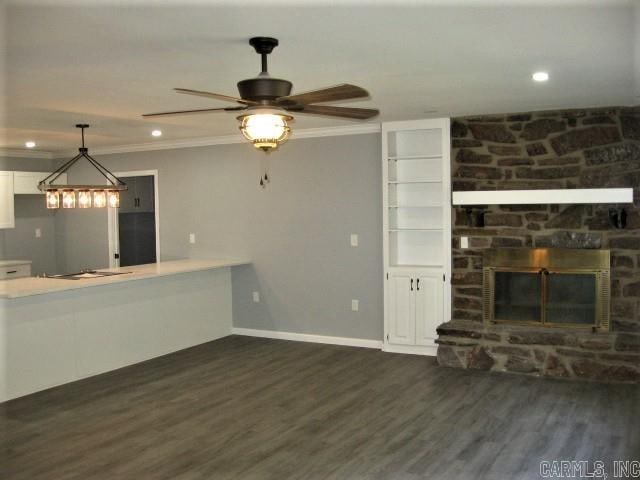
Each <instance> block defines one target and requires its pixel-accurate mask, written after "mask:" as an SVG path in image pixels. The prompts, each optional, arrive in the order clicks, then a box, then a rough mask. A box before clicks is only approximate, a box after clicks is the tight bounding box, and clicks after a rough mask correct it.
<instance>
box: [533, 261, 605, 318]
mask: <svg viewBox="0 0 640 480" xmlns="http://www.w3.org/2000/svg"><path fill="white" fill-rule="evenodd" d="M546 277H547V278H546V280H547V282H546V283H547V302H546V309H545V313H546V318H545V321H546V322H547V323H559V324H562V323H570V324H584V325H594V324H595V322H596V276H595V275H594V274H592V273H583V274H580V273H558V272H549V275H546Z"/></svg>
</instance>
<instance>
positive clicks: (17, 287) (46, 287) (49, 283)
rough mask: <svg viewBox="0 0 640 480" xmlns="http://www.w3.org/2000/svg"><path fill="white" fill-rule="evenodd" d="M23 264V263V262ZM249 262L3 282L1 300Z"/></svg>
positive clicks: (164, 265) (202, 262)
mask: <svg viewBox="0 0 640 480" xmlns="http://www.w3.org/2000/svg"><path fill="white" fill-rule="evenodd" d="M23 263H24V262H23ZM248 263H251V262H248V261H246V260H238V259H198V260H193V259H189V260H174V261H171V262H160V263H150V264H147V265H136V266H131V267H120V268H98V269H97V270H98V271H101V272H127V273H124V274H123V275H113V276H108V277H98V278H83V279H80V280H66V279H58V278H38V277H27V278H16V279H13V280H0V298H20V297H29V296H32V295H44V294H47V293H55V292H62V291H65V290H77V289H80V288H87V287H97V286H100V285H111V284H114V283H122V282H131V281H135V280H145V279H148V278H156V277H165V276H167V275H176V274H180V273H188V272H199V271H203V270H213V269H216V268H226V267H233V266H236V265H246V264H248Z"/></svg>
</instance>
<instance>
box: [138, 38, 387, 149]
mask: <svg viewBox="0 0 640 480" xmlns="http://www.w3.org/2000/svg"><path fill="white" fill-rule="evenodd" d="M249 44H250V45H251V46H252V47H253V48H255V50H256V52H257V53H258V54H260V56H261V57H262V69H261V72H260V74H259V75H258V76H257V77H255V78H249V79H247V80H241V81H240V82H238V92H239V93H240V97H231V96H229V95H221V94H219V93H211V92H204V91H200V90H189V89H186V88H175V89H174V90H175V91H176V92H178V93H183V94H187V95H196V96H200V97H206V98H215V99H217V100H225V101H227V102H234V103H236V104H237V106H233V107H222V108H201V109H197V110H181V111H173V112H160V113H147V114H145V115H143V117H145V118H151V117H162V116H170V115H190V114H196V113H209V112H220V111H223V112H239V111H246V112H247V113H245V114H243V115H240V116H239V117H237V119H238V120H239V121H240V130H241V131H242V134H243V135H244V136H245V138H246V139H247V140H249V141H250V142H251V143H252V144H253V145H254V146H255V147H256V148H259V149H261V150H263V151H265V152H268V151H270V150H273V149H275V148H277V147H278V145H279V144H281V143H282V142H284V141H285V140H286V139H287V137H288V135H289V132H290V128H289V126H288V125H287V122H288V121H291V120H292V119H293V117H292V116H291V115H288V114H287V113H285V112H289V113H304V114H311V115H323V116H329V117H339V118H350V119H354V120H366V119H368V118H371V117H375V116H376V115H378V114H379V111H378V110H376V109H372V108H353V107H336V106H329V105H316V104H318V103H326V102H333V101H340V100H352V99H356V98H365V97H368V96H369V93H368V92H367V91H366V90H365V89H364V88H361V87H358V86H355V85H350V84H347V83H343V84H340V85H336V86H333V87H328V88H321V89H319V90H312V91H310V92H305V93H298V94H295V95H291V88H292V87H293V84H292V83H291V82H290V81H288V80H282V79H279V78H273V77H271V76H270V75H269V72H268V69H267V55H269V54H270V53H271V52H272V51H273V49H274V48H275V47H277V46H278V40H277V39H275V38H271V37H253V38H251V39H250V40H249Z"/></svg>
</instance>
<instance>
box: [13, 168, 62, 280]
mask: <svg viewBox="0 0 640 480" xmlns="http://www.w3.org/2000/svg"><path fill="white" fill-rule="evenodd" d="M53 163H54V162H53V161H52V160H46V159H41V158H16V157H0V170H9V171H23V172H27V171H32V172H46V171H50V170H52V169H53ZM14 201H15V216H16V226H15V228H10V229H0V259H10V260H31V261H32V262H33V263H32V265H31V272H32V273H33V274H34V275H37V274H41V273H45V272H46V273H53V272H57V271H58V266H57V263H56V246H55V241H56V213H55V212H52V211H50V210H47V208H46V206H45V203H44V196H43V195H16V196H15V198H14ZM36 228H39V229H40V230H41V233H42V236H41V237H40V238H36V236H35V230H36Z"/></svg>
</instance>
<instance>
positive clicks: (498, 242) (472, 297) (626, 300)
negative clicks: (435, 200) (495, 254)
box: [451, 107, 640, 373]
mask: <svg viewBox="0 0 640 480" xmlns="http://www.w3.org/2000/svg"><path fill="white" fill-rule="evenodd" d="M451 137H452V169H451V171H452V177H453V178H452V183H453V190H454V191H468V190H496V189H499V190H504V189H549V188H598V187H633V188H634V198H635V203H634V205H569V206H560V205H490V206H487V207H486V208H485V209H484V211H485V214H484V227H480V228H479V227H476V226H474V216H475V217H476V218H475V219H476V220H477V214H471V215H470V214H469V212H468V211H466V210H465V209H464V208H454V210H453V213H452V215H453V219H452V222H453V223H452V224H453V238H452V244H453V276H452V302H453V305H452V321H453V322H454V323H455V322H461V324H466V325H471V326H473V325H475V326H476V327H480V326H481V323H482V308H481V286H482V274H481V272H482V251H483V250H485V249H487V248H496V247H556V248H606V249H610V250H611V255H612V267H611V274H612V310H611V314H612V328H613V331H614V332H625V336H627V337H629V336H630V337H629V338H631V340H630V341H631V342H632V343H634V342H635V343H634V344H637V343H638V342H637V340H638V339H640V108H638V107H634V108H605V109H591V110H588V109H587V110H571V111H555V112H535V113H518V114H510V115H491V116H482V117H467V118H457V119H454V120H453V121H452V127H451ZM615 207H624V209H625V211H626V214H627V217H626V223H627V226H626V228H624V229H621V228H615V227H614V226H613V225H612V222H611V219H610V213H609V210H610V209H611V208H615ZM461 236H467V237H469V247H470V248H469V249H464V250H463V249H460V248H459V247H460V237H461ZM485 333H487V332H485ZM614 335H615V334H614ZM505 340H506V341H507V343H509V342H508V336H507V337H505ZM612 341H613V342H614V344H615V341H614V340H612ZM476 343H477V342H476ZM627 353H628V352H627ZM636 353H639V352H636V351H633V352H632V353H631V355H632V356H631V357H628V358H627V360H630V359H631V360H634V361H637V363H638V365H639V366H640V357H633V355H635V354H636ZM532 355H533V354H532ZM587 356H588V354H587ZM463 360H465V361H463V363H465V362H466V360H468V359H463ZM545 361H546V360H544V359H543V363H544V362H545ZM467 365H468V362H467V363H465V365H463V366H467ZM494 366H495V364H494ZM540 368H541V369H542V370H544V368H543V367H540ZM537 371H538V373H540V369H539V370H537Z"/></svg>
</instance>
